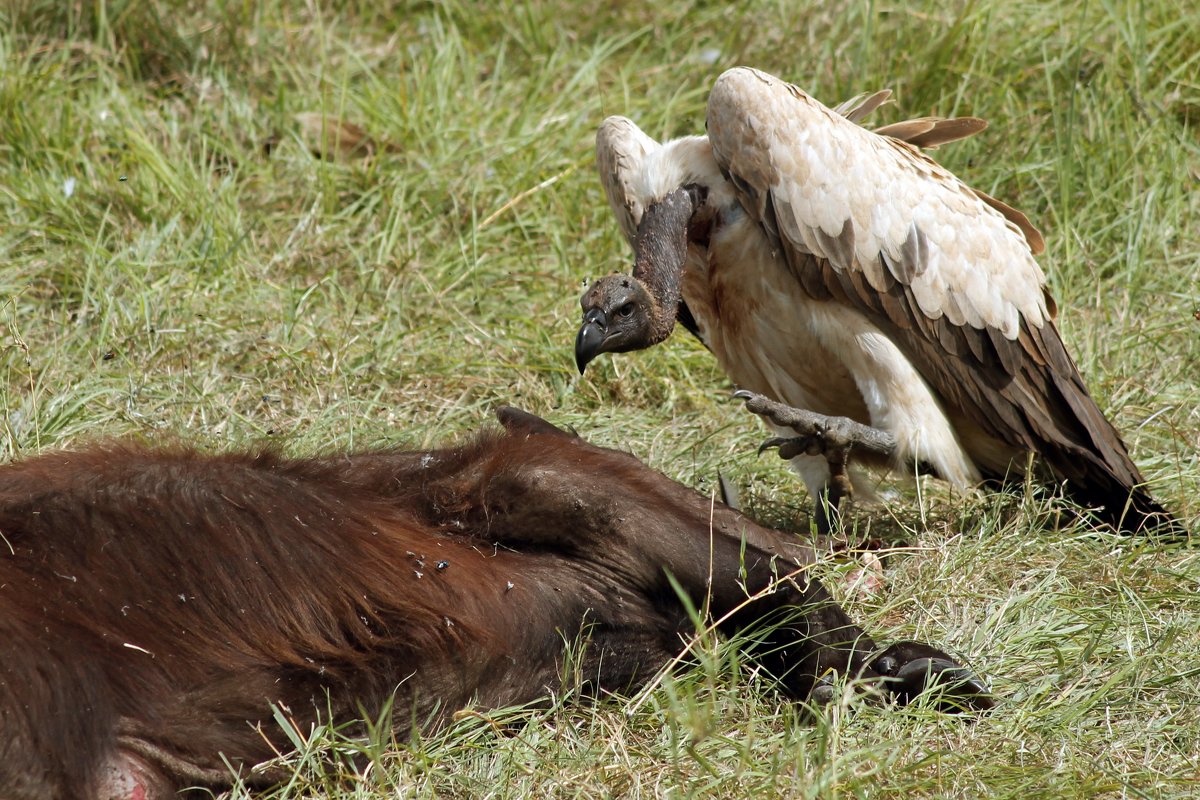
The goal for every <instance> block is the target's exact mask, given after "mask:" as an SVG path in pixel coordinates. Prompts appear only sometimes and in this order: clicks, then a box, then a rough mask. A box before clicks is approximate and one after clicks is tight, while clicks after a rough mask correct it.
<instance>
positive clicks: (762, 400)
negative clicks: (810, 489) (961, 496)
mask: <svg viewBox="0 0 1200 800" xmlns="http://www.w3.org/2000/svg"><path fill="white" fill-rule="evenodd" d="M733 396H734V397H736V398H738V399H740V400H745V401H746V409H747V410H748V411H750V412H751V413H752V414H757V415H758V416H760V417H765V418H767V419H769V420H770V421H771V422H773V423H775V424H776V425H778V426H780V427H784V428H791V429H792V430H793V431H795V432H796V434H797V435H796V436H792V437H782V436H776V437H772V438H770V439H768V440H767V441H765V442H763V444H762V447H760V448H759V450H758V451H759V452H760V453H761V452H763V451H764V450H767V449H770V448H772V447H774V448H778V450H779V457H780V458H783V459H785V460H789V461H790V460H791V459H793V458H795V457H796V456H799V455H810V456H824V458H825V460H826V461H827V462H828V463H829V482H828V483H827V484H826V486H825V491H824V492H823V494H824V495H825V496H824V497H823V498H822V497H819V498H817V499H816V505H817V530H818V532H819V533H821V534H828V533H830V532H831V531H832V530H833V529H834V528H835V527H836V526H837V523H838V509H839V507H840V505H841V502H842V499H843V498H845V497H849V496H850V495H851V494H852V491H853V490H852V488H851V485H850V476H849V474H848V473H847V471H846V467H847V464H848V463H849V460H850V456H851V454H853V455H854V456H855V457H856V458H858V459H859V460H863V461H867V462H875V463H889V462H891V461H892V460H893V459H894V457H895V454H896V439H895V437H894V436H892V435H891V434H890V433H888V432H887V431H882V430H879V429H878V428H872V427H870V426H869V425H863V424H862V423H860V422H855V421H854V420H852V419H850V418H849V417H830V416H826V415H824V414H817V413H816V412H813V411H806V410H804V409H800V408H792V407H791V406H788V405H784V404H783V403H779V402H776V401H775V400H771V399H769V398H767V397H764V396H763V395H761V394H756V393H754V392H748V391H746V390H744V389H740V390H738V391H736V392H734V393H733Z"/></svg>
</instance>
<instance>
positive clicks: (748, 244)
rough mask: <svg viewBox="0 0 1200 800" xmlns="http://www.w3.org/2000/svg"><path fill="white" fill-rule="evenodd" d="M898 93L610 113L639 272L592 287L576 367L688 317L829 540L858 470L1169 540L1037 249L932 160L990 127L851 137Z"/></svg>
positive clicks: (726, 87) (925, 127) (1006, 214)
mask: <svg viewBox="0 0 1200 800" xmlns="http://www.w3.org/2000/svg"><path fill="white" fill-rule="evenodd" d="M889 96H890V92H887V91H883V92H877V93H875V94H872V95H868V96H860V97H858V98H855V99H853V100H850V101H847V102H846V103H843V104H842V105H840V106H838V107H837V108H835V109H830V108H827V107H826V106H824V105H822V104H821V103H819V102H818V101H816V100H815V99H813V98H812V97H810V96H808V95H807V94H806V93H804V92H803V91H801V90H800V89H798V88H796V87H795V86H792V85H789V84H787V83H785V82H783V81H781V80H779V79H778V78H775V77H773V76H771V75H768V74H765V73H763V72H760V71H758V70H755V69H750V68H745V67H740V68H736V69H731V70H729V71H728V72H725V73H724V74H723V75H721V76H720V77H719V78H718V79H717V82H716V84H715V85H714V86H713V89H712V92H711V93H710V95H709V98H708V108H707V121H706V129H707V136H687V137H683V138H680V139H675V140H672V141H668V142H665V143H659V142H657V141H655V140H654V139H653V138H651V137H649V136H647V135H646V134H645V133H643V132H642V131H641V130H640V129H639V128H638V127H637V125H635V124H634V123H633V122H632V121H630V120H629V119H626V118H624V117H610V118H608V119H606V120H605V121H604V122H603V124H602V125H601V126H600V130H599V132H598V134H597V137H596V149H597V166H598V169H599V171H600V177H601V180H602V182H603V184H604V188H605V192H606V194H607V195H608V200H609V203H610V205H611V206H612V209H613V211H614V212H615V214H616V216H617V220H618V222H619V224H620V227H621V230H622V231H623V232H624V234H625V237H626V238H627V239H628V240H629V243H630V244H631V246H632V247H633V250H634V253H635V261H634V268H633V274H632V275H620V274H612V275H607V276H605V277H603V278H601V279H599V280H597V281H594V282H593V283H591V285H590V286H589V287H588V288H587V290H586V291H585V293H584V295H583V298H582V300H581V305H582V307H583V323H582V326H581V327H580V329H579V332H578V335H577V337H576V342H575V357H576V363H577V365H578V367H579V370H580V372H581V373H582V372H583V370H584V369H585V368H586V366H587V364H588V363H589V362H590V361H591V360H592V359H593V358H594V357H595V356H596V355H598V354H600V353H604V352H627V351H632V350H639V349H643V348H646V347H650V346H652V345H655V344H658V343H659V342H661V341H663V340H664V339H666V338H667V337H668V336H669V335H670V333H671V331H672V330H673V329H674V326H675V323H676V322H677V321H679V322H681V323H682V324H684V325H685V326H686V327H688V328H689V329H690V330H691V331H692V332H693V333H695V334H696V335H697V336H698V337H699V338H700V339H701V341H702V342H703V343H704V345H705V346H706V347H707V348H708V349H709V350H710V351H711V352H712V353H713V354H714V355H715V356H716V358H717V360H718V361H719V362H720V364H721V366H722V368H723V369H724V370H725V372H726V373H727V374H728V375H729V377H730V378H731V380H732V381H733V382H734V384H736V385H737V386H739V387H741V389H742V390H743V391H740V392H738V396H740V397H742V398H743V399H745V400H746V401H747V406H748V408H749V409H750V410H751V411H753V412H755V413H757V414H759V415H761V416H763V417H765V418H766V420H767V421H768V423H769V424H771V425H772V426H773V427H774V428H775V430H776V431H777V433H779V434H780V436H778V437H776V438H773V439H770V440H768V441H767V442H766V444H764V447H768V446H774V447H778V448H779V454H780V455H781V456H782V457H784V458H788V459H790V461H791V463H792V465H793V466H794V468H795V469H796V471H797V472H798V473H799V474H800V476H801V479H802V480H803V481H804V483H805V485H806V486H807V488H808V490H809V493H810V494H811V495H812V496H813V497H814V498H816V505H817V524H818V527H820V528H824V529H825V530H828V528H829V525H830V524H832V521H833V520H834V519H836V511H837V507H838V502H839V501H840V500H841V498H843V497H845V496H847V495H848V494H850V493H851V492H852V491H853V490H854V489H855V488H856V487H857V488H858V490H859V491H867V490H868V489H869V486H868V484H867V483H865V482H864V481H862V480H861V478H862V476H861V475H860V474H859V473H858V472H857V470H856V469H848V466H847V465H848V463H853V464H854V465H863V466H867V467H877V468H884V469H887V468H898V469H904V470H906V471H919V472H923V473H929V474H933V475H935V476H937V477H940V478H942V479H944V480H946V481H949V482H950V483H951V484H953V485H955V486H958V487H969V486H975V485H980V484H999V483H1004V482H1008V481H1013V480H1023V479H1024V477H1025V475H1026V474H1027V473H1029V477H1031V478H1033V479H1035V480H1036V481H1038V482H1040V483H1044V484H1047V485H1059V484H1061V485H1062V486H1063V489H1064V491H1065V494H1066V495H1067V496H1068V497H1069V498H1071V499H1072V500H1073V501H1074V502H1076V503H1078V504H1079V505H1080V506H1083V507H1084V508H1087V509H1089V510H1090V511H1091V512H1092V513H1093V514H1094V515H1095V516H1096V517H1097V518H1098V519H1099V520H1100V521H1102V522H1103V523H1106V524H1108V525H1109V526H1111V527H1113V528H1115V529H1117V530H1119V531H1122V532H1128V533H1133V532H1140V531H1148V530H1150V529H1163V528H1174V527H1175V526H1176V525H1177V523H1175V522H1174V520H1173V519H1172V517H1171V515H1170V514H1169V513H1168V512H1167V511H1165V510H1164V508H1163V507H1162V506H1161V505H1160V504H1159V503H1158V502H1157V501H1156V500H1155V499H1154V498H1153V497H1152V496H1151V495H1150V494H1149V492H1148V491H1147V490H1146V488H1145V487H1144V485H1143V483H1144V482H1143V479H1142V476H1141V474H1140V473H1139V472H1138V469H1137V467H1136V466H1134V464H1133V462H1132V460H1131V459H1130V457H1129V454H1128V452H1127V450H1126V448H1125V445H1124V444H1123V442H1122V441H1121V437H1120V435H1119V434H1118V433H1117V431H1116V430H1115V429H1114V428H1113V426H1112V424H1111V423H1110V422H1109V421H1108V419H1106V418H1105V416H1104V414H1103V412H1102V411H1101V410H1100V408H1099V407H1098V406H1097V405H1096V403H1095V401H1094V400H1093V399H1092V397H1091V396H1090V395H1089V394H1088V390H1087V388H1086V386H1085V385H1084V382H1083V379H1082V378H1081V377H1080V374H1079V371H1078V369H1077V368H1076V366H1075V364H1074V362H1073V361H1072V359H1071V356H1070V355H1068V353H1067V351H1066V349H1065V348H1064V346H1063V342H1062V338H1061V337H1060V336H1059V333H1058V330H1057V328H1056V327H1055V325H1054V319H1055V315H1056V313H1057V309H1056V307H1055V303H1054V300H1053V299H1052V298H1051V296H1050V294H1049V293H1048V291H1047V290H1046V286H1045V276H1044V274H1043V273H1042V270H1041V268H1040V267H1039V266H1038V264H1037V262H1036V261H1035V260H1034V256H1035V255H1037V254H1038V253H1040V252H1041V251H1042V249H1043V246H1044V245H1043V240H1042V236H1041V234H1040V233H1039V232H1038V231H1037V229H1036V228H1034V227H1033V225H1031V224H1030V222H1029V220H1028V219H1027V218H1026V217H1025V216H1024V215H1023V214H1021V213H1020V212H1018V211H1016V210H1015V209H1013V208H1010V207H1009V206H1007V205H1005V204H1004V203H1001V202H1000V201H998V200H996V199H994V198H992V197H989V196H988V195H986V194H984V193H983V192H980V191H978V190H974V189H971V188H970V187H968V186H967V185H966V184H965V183H963V182H962V181H961V180H959V179H958V178H957V177H955V176H954V175H952V174H951V173H950V172H949V171H948V170H946V169H945V168H944V167H942V166H941V165H939V164H938V163H937V162H935V161H934V160H933V159H932V158H930V157H929V156H927V155H926V154H925V153H924V152H923V148H933V147H936V146H937V145H939V144H944V143H946V142H950V141H954V140H956V139H961V138H964V137H966V136H970V135H972V134H974V133H977V132H978V131H980V130H982V129H983V128H984V127H985V125H986V124H985V123H984V122H983V121H982V120H979V119H975V118H959V119H941V118H935V117H927V118H922V119H915V120H909V121H906V122H900V123H896V124H893V125H888V126H886V127H883V128H879V129H876V130H874V131H871V130H868V129H867V128H865V127H862V126H861V125H859V124H858V123H859V122H860V121H861V120H862V119H863V118H864V117H866V116H867V115H868V114H869V113H870V112H871V111H873V110H874V109H875V108H877V107H878V106H879V105H881V104H882V103H884V102H886V101H887V100H888V98H889ZM1031 455H1032V456H1034V457H1035V458H1031Z"/></svg>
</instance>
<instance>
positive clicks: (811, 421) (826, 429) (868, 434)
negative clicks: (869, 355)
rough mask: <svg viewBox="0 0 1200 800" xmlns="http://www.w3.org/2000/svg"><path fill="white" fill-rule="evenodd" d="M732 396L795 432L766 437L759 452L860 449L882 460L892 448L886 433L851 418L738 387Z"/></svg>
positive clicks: (791, 454)
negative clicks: (818, 410)
mask: <svg viewBox="0 0 1200 800" xmlns="http://www.w3.org/2000/svg"><path fill="white" fill-rule="evenodd" d="M733 396H734V397H736V398H739V399H741V400H745V401H746V409H747V410H748V411H750V413H752V414H757V415H758V416H760V417H766V418H767V419H769V420H770V421H771V422H773V423H775V424H776V425H778V426H780V427H783V428H791V429H792V430H794V431H795V432H796V434H797V435H796V436H792V437H782V436H777V437H774V438H771V439H768V440H767V441H765V442H763V445H762V447H760V448H759V452H760V453H761V452H763V451H764V450H767V449H770V448H772V447H777V448H779V457H780V458H784V459H789V460H790V459H793V458H795V457H796V456H800V455H808V456H825V458H827V459H831V460H832V459H841V460H844V457H845V455H846V454H848V453H849V452H851V451H853V450H860V451H865V452H866V453H869V454H870V455H871V456H873V457H875V458H876V459H885V460H886V459H891V458H892V456H893V455H894V454H895V452H896V439H895V437H894V436H892V435H891V434H890V433H887V432H886V431H881V430H879V429H878V428H872V427H870V426H869V425H863V424H862V423H860V422H855V421H854V420H852V419H850V418H849V417H830V416H826V415H825V414H818V413H816V412H815V411H807V410H805V409H802V408H792V407H791V406H788V405H784V404H783V403H779V402H776V401H774V400H771V399H770V398H768V397H765V396H763V395H761V394H755V393H754V392H748V391H746V390H745V389H739V390H738V391H736V392H734V393H733Z"/></svg>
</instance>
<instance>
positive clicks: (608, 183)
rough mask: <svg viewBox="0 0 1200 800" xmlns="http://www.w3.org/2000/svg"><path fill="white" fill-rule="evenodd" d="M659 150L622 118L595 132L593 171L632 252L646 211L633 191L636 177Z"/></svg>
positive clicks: (611, 120)
mask: <svg viewBox="0 0 1200 800" xmlns="http://www.w3.org/2000/svg"><path fill="white" fill-rule="evenodd" d="M661 146H662V145H660V144H659V143H658V142H656V141H654V140H653V139H651V138H650V137H649V136H647V135H646V134H645V133H643V132H642V129H641V128H639V127H638V126H637V125H635V124H634V122H633V120H630V119H626V118H625V117H609V118H608V119H606V120H604V122H602V123H601V124H600V130H598V131H596V169H597V170H599V172H600V182H601V183H602V184H604V194H605V195H607V196H608V204H609V205H610V206H612V210H613V214H615V215H616V217H617V223H618V224H619V225H620V226H621V232H622V233H624V234H625V240H626V241H628V242H629V246H630V247H631V248H635V247H636V244H635V242H636V240H637V229H638V223H640V222H641V221H642V212H643V211H644V210H645V206H644V202H645V199H644V198H642V197H641V196H640V193H639V192H638V191H637V188H636V182H637V174H638V171H639V170H640V169H641V168H642V161H643V160H644V159H645V158H646V156H647V155H648V154H649V153H650V152H652V151H654V150H657V149H658V148H659V147H661Z"/></svg>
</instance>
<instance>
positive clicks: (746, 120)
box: [708, 68, 1051, 340]
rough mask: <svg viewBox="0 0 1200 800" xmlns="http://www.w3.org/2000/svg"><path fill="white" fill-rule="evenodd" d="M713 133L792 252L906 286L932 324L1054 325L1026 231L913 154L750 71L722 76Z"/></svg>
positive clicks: (728, 167) (719, 154) (744, 195)
mask: <svg viewBox="0 0 1200 800" xmlns="http://www.w3.org/2000/svg"><path fill="white" fill-rule="evenodd" d="M871 99H872V100H873V99H874V97H872V98H871ZM868 102H869V101H868ZM708 135H709V141H710V143H711V146H712V152H713V156H714V157H715V158H716V160H717V162H718V163H719V164H720V166H721V168H722V171H723V172H725V173H726V174H727V176H728V177H729V178H730V179H731V182H732V183H733V184H734V186H735V187H736V188H737V191H738V195H739V198H740V200H741V201H742V204H743V205H744V206H745V207H746V208H747V209H748V210H750V212H751V213H752V214H755V215H756V216H757V217H758V219H760V220H762V221H763V222H764V224H765V225H769V220H770V218H771V217H772V216H773V217H774V221H775V223H776V225H777V227H778V228H779V230H778V231H777V233H778V235H779V236H780V237H782V239H783V240H784V241H783V242H781V244H783V245H784V249H785V251H786V250H788V249H789V247H791V248H795V250H797V251H799V252H800V253H812V254H813V255H816V256H818V257H821V258H825V259H827V260H828V261H829V262H830V264H831V265H832V266H833V268H834V269H836V270H838V271H839V272H845V271H861V273H862V274H863V275H864V276H865V278H866V280H867V282H868V283H869V285H870V286H871V288H872V289H873V290H874V291H876V292H880V293H884V292H887V291H889V289H890V288H891V287H892V285H893V284H894V283H895V282H899V283H901V284H903V285H905V286H907V287H909V288H910V290H911V292H912V295H913V297H914V299H915V300H916V302H917V305H918V307H919V308H920V310H921V311H922V312H923V313H924V314H925V315H926V316H928V317H929V318H930V319H939V318H940V317H942V316H943V315H944V316H945V317H946V318H947V320H948V321H949V322H951V323H952V324H954V325H960V326H961V325H970V326H971V327H974V328H982V327H984V326H987V327H991V328H995V329H998V330H1000V331H1002V332H1003V334H1004V336H1005V337H1006V338H1008V339H1010V340H1014V339H1016V338H1017V335H1018V333H1019V330H1020V322H1019V317H1021V316H1023V317H1024V318H1025V320H1026V321H1027V323H1028V324H1029V325H1032V326H1035V327H1039V328H1040V327H1041V326H1042V325H1043V324H1044V323H1045V322H1046V320H1048V319H1050V318H1051V313H1050V311H1049V310H1048V309H1047V306H1046V301H1045V297H1044V293H1043V289H1042V287H1043V284H1044V283H1045V276H1044V275H1043V273H1042V270H1041V268H1040V267H1039V266H1038V265H1037V262H1035V261H1034V259H1033V254H1032V252H1031V246H1030V242H1029V241H1027V240H1026V238H1025V236H1024V234H1023V233H1022V232H1021V230H1020V228H1018V227H1017V226H1016V225H1015V224H1013V223H1012V222H1010V221H1009V220H1008V219H1006V217H1005V215H1004V214H1003V213H1001V211H999V210H996V209H995V208H993V207H992V206H991V205H989V204H988V203H987V202H985V200H983V199H982V198H980V197H979V196H978V195H976V193H975V192H973V191H972V190H971V189H970V188H969V187H968V186H966V185H965V184H964V183H962V182H961V181H960V180H958V179H957V178H956V177H954V176H953V175H952V174H950V173H949V172H948V171H946V170H945V169H943V168H942V167H941V166H940V165H938V164H937V163H936V162H934V161H933V160H932V159H930V158H927V157H926V156H924V155H923V154H921V152H920V151H919V150H917V149H916V148H915V147H913V146H910V145H907V144H905V143H903V142H900V141H897V140H895V139H892V138H888V137H885V136H880V135H878V134H876V133H872V132H871V131H868V130H865V129H863V128H861V127H859V126H858V125H856V124H854V123H853V122H851V121H850V120H848V119H846V118H845V117H842V116H840V115H839V114H837V113H835V112H834V111H831V110H830V109H828V108H826V107H825V106H823V105H821V104H820V103H818V102H816V101H815V100H813V99H812V98H810V97H809V96H808V95H806V94H805V93H804V92H802V91H800V90H799V89H797V88H795V87H794V86H790V85H788V84H786V83H784V82H782V81H779V80H777V79H775V78H773V77H771V76H769V75H766V74H765V73H762V72H758V71H757V70H752V69H748V68H738V69H733V70H730V71H728V72H726V73H725V74H723V75H722V76H721V77H720V78H719V79H718V80H717V83H716V85H715V86H714V87H713V90H712V93H711V94H710V95H709V101H708ZM767 204H771V205H773V207H774V208H773V211H774V213H773V215H772V214H770V213H768V210H767ZM773 233H775V232H773Z"/></svg>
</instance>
